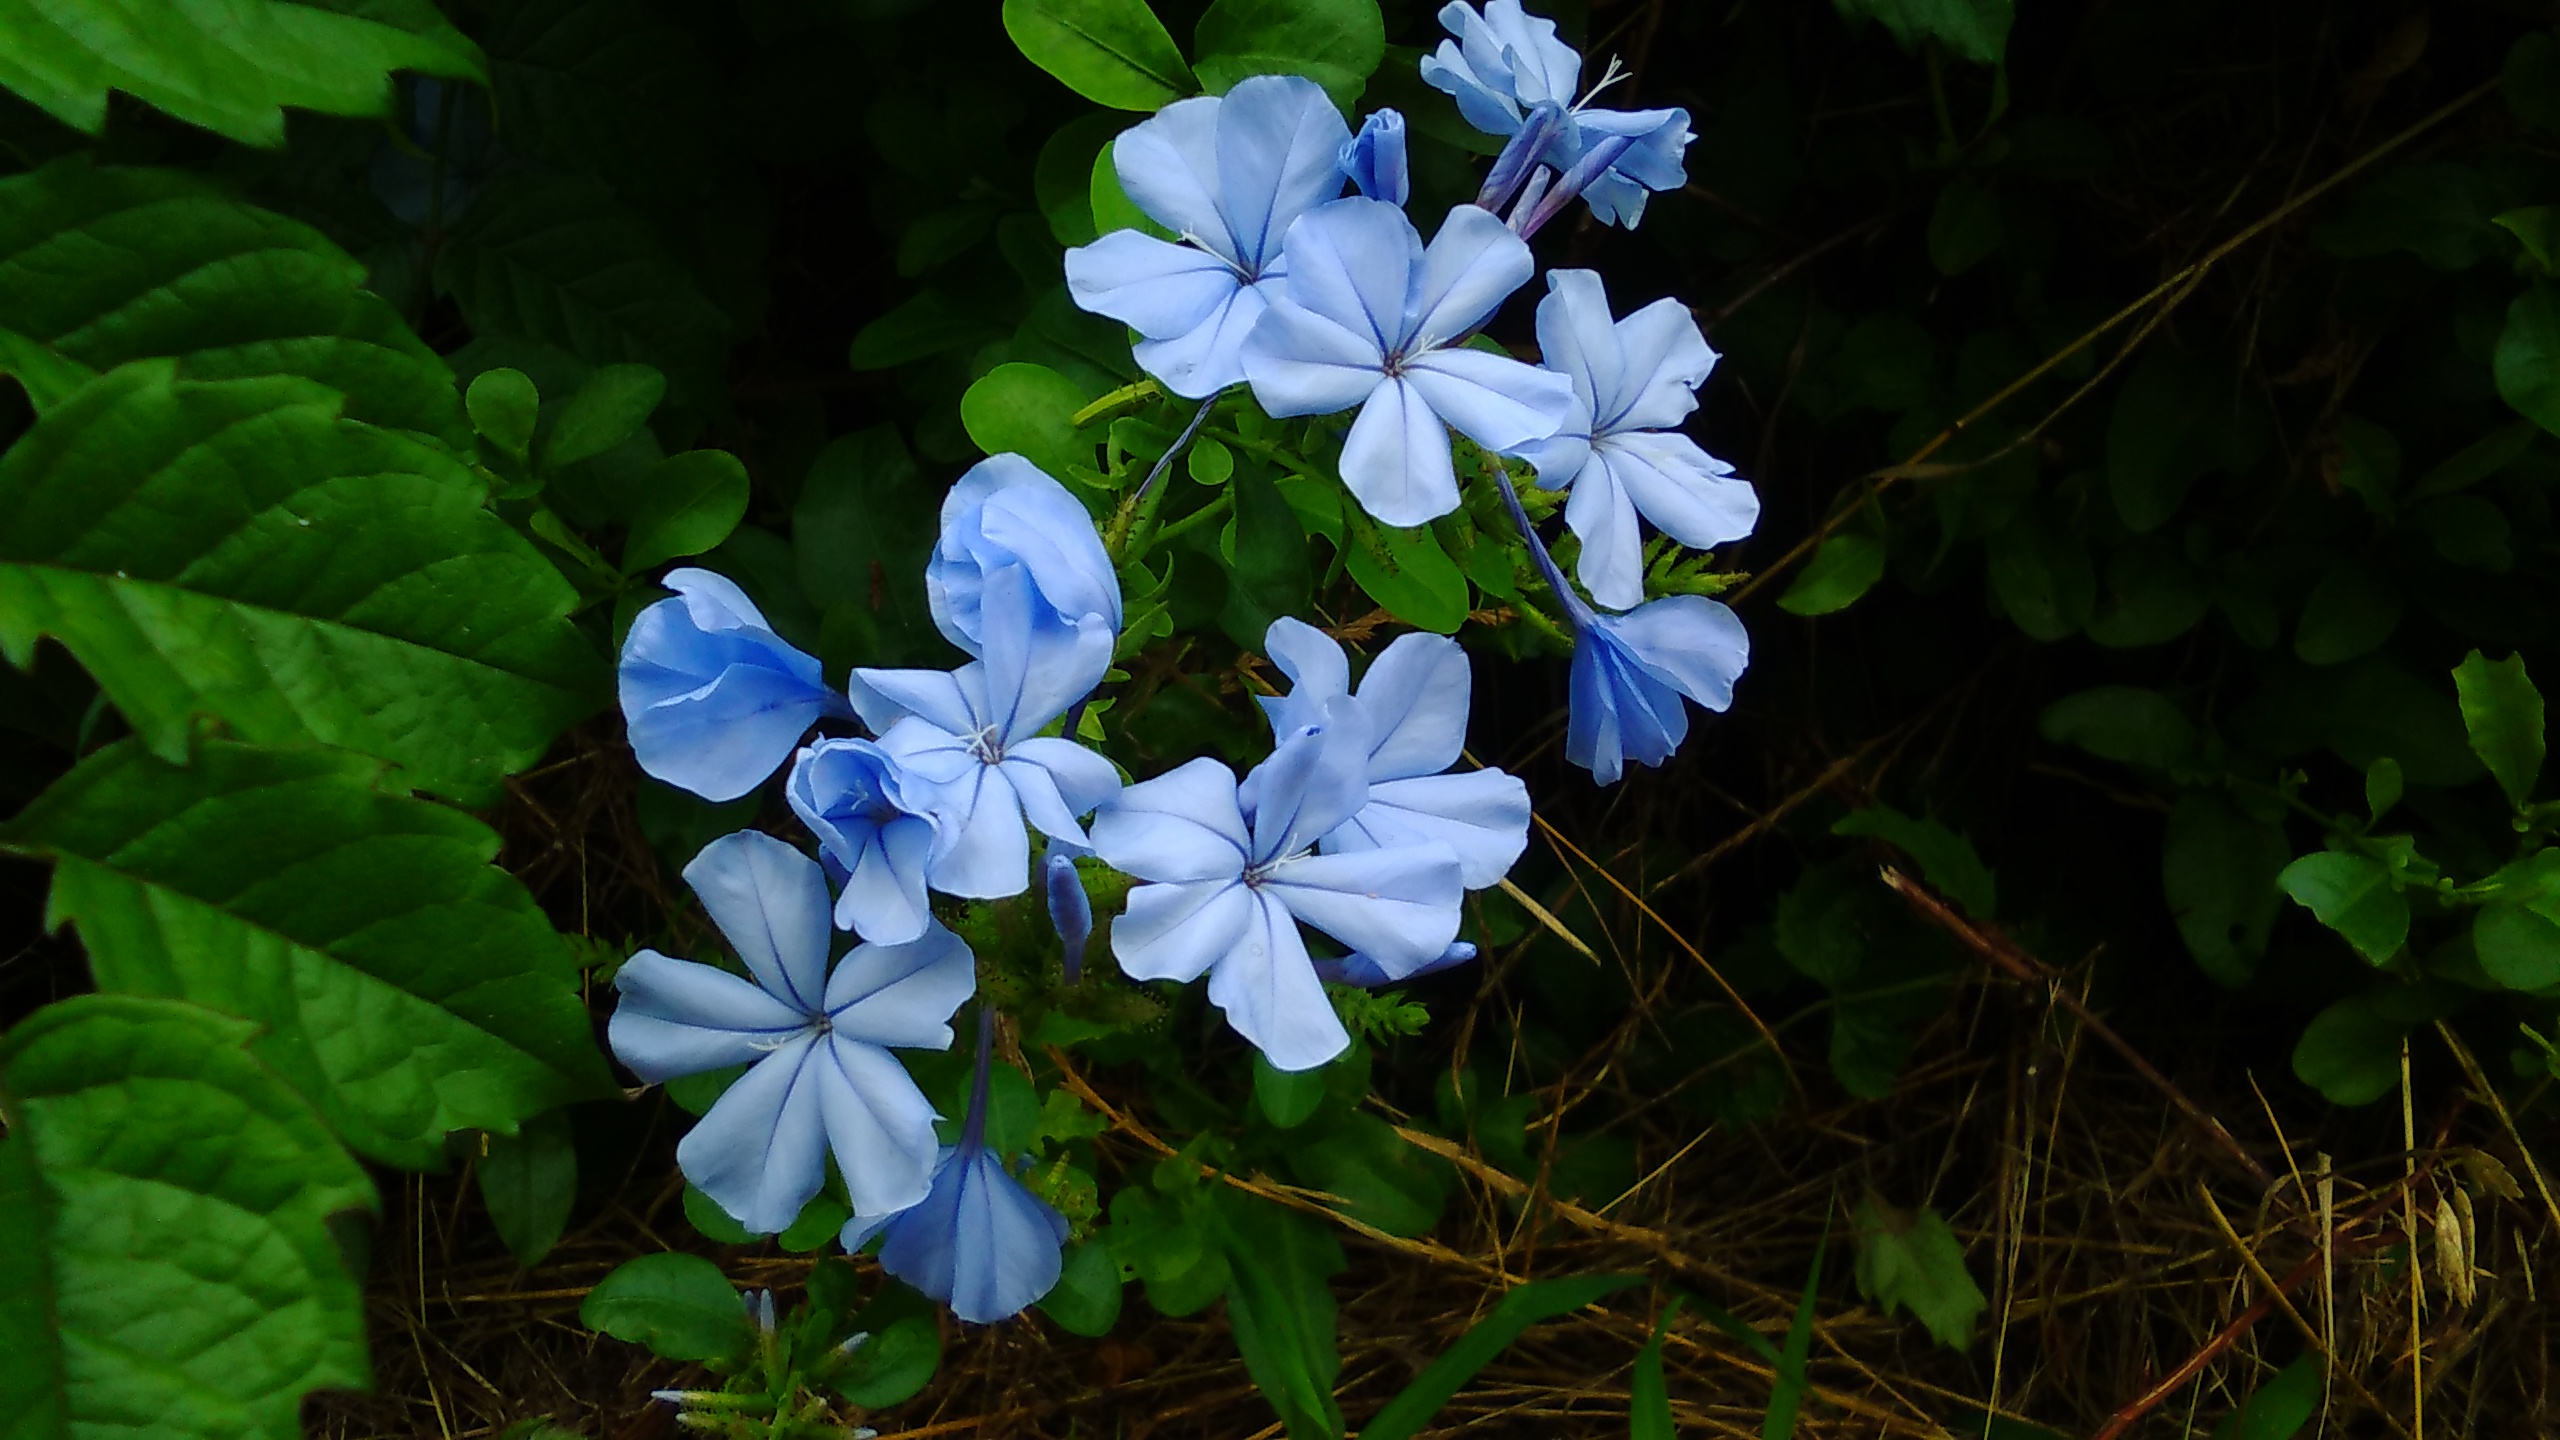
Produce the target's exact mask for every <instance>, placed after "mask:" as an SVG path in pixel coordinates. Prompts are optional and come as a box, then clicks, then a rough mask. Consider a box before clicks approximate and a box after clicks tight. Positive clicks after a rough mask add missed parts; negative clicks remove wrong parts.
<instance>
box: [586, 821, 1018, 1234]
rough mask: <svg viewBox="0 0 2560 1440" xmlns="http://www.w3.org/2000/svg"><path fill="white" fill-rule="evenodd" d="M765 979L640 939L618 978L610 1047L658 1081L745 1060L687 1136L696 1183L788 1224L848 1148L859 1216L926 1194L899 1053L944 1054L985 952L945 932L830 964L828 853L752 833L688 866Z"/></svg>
mask: <svg viewBox="0 0 2560 1440" xmlns="http://www.w3.org/2000/svg"><path fill="white" fill-rule="evenodd" d="M684 877H685V880H686V882H687V883H689V884H691V885H692V886H693V890H694V893H695V894H696V895H698V896H699V897H701V900H702V907H703V909H705V910H707V911H709V912H710V914H711V919H712V923H713V924H715V925H718V926H719V927H720V933H721V934H723V935H725V936H727V937H728V938H729V943H730V944H732V945H734V946H735V947H737V951H738V958H739V959H740V960H742V961H744V962H745V963H746V967H747V970H748V972H749V973H750V974H752V975H753V976H754V977H755V978H754V980H753V981H748V980H745V979H741V978H740V977H738V976H736V975H733V974H731V973H730V972H728V971H726V970H721V969H718V968H716V967H713V966H710V965H703V964H697V963H695V962H693V961H690V960H674V959H669V958H668V957H667V956H664V955H661V954H659V953H658V952H657V951H655V950H643V951H641V952H640V953H639V954H637V955H634V956H632V957H631V959H630V961H629V962H628V963H626V964H625V965H624V966H623V967H622V968H621V969H620V970H618V971H616V972H614V981H613V983H614V988H615V989H616V990H618V991H620V992H621V996H622V999H621V1003H620V1004H619V1005H617V1006H616V1007H615V1008H614V1012H613V1020H612V1022H611V1024H610V1025H609V1027H608V1028H607V1031H606V1034H607V1038H608V1039H609V1040H610V1041H611V1042H612V1045H613V1053H614V1055H615V1056H616V1057H617V1058H619V1059H620V1060H621V1061H622V1063H623V1064H624V1065H626V1066H628V1067H630V1069H631V1070H632V1072H633V1073H634V1074H637V1075H638V1076H639V1077H640V1078H641V1079H643V1080H646V1081H650V1082H652V1083H654V1082H657V1081H662V1080H671V1079H674V1078H676V1077H678V1076H682V1075H693V1074H699V1073H700V1072H702V1071H705V1070H718V1069H721V1068H724V1067H726V1066H730V1065H746V1066H747V1067H748V1069H747V1072H746V1073H745V1074H744V1075H741V1076H740V1077H738V1080H737V1081H736V1083H734V1084H732V1085H731V1086H730V1087H729V1088H728V1090H727V1091H726V1092H725V1093H723V1094H722V1095H721V1097H720V1099H719V1101H718V1102H717V1103H716V1104H714V1105H713V1106H712V1107H711V1109H710V1112H709V1113H707V1114H705V1115H704V1116H703V1117H702V1120H701V1122H700V1123H699V1124H697V1125H695V1126H694V1127H693V1129H692V1131H691V1132H690V1133H688V1134H687V1135H686V1136H685V1137H684V1140H683V1143H681V1144H679V1145H678V1146H677V1147H676V1164H677V1165H678V1167H679V1168H681V1169H682V1170H683V1171H684V1174H685V1178H686V1179H688V1180H691V1181H692V1182H693V1183H694V1185H695V1187H696V1188H698V1189H700V1190H701V1191H702V1193H703V1194H705V1195H708V1196H710V1197H711V1199H712V1200H713V1201H714V1202H716V1203H717V1204H718V1205H719V1206H720V1208H721V1209H723V1210H726V1211H728V1212H729V1214H730V1215H731V1216H732V1217H733V1218H735V1219H736V1220H737V1222H738V1223H739V1224H741V1225H744V1226H746V1227H747V1228H748V1229H750V1230H758V1231H764V1232H767V1233H771V1232H776V1231H780V1230H782V1229H784V1228H786V1227H788V1226H789V1225H790V1224H791V1222H792V1220H793V1219H795V1218H796V1217H797V1216H798V1215H799V1214H800V1208H801V1207H802V1206H803V1205H806V1204H807V1203H808V1202H809V1198H810V1197H811V1196H813V1195H815V1194H817V1193H818V1189H819V1187H820V1185H821V1184H823V1183H824V1181H825V1179H826V1157H827V1154H828V1152H829V1151H830V1150H832V1151H833V1152H834V1154H835V1158H836V1167H837V1169H839V1170H840V1171H842V1172H843V1175H844V1180H845V1186H846V1189H847V1191H848V1192H849V1194H850V1196H851V1199H852V1201H853V1205H854V1208H855V1209H856V1210H857V1211H865V1212H885V1211H890V1210H897V1209H901V1208H904V1207H905V1206H908V1205H912V1204H914V1203H916V1202H917V1201H919V1200H922V1199H923V1198H924V1197H925V1194H926V1191H927V1189H928V1188H929V1187H930V1183H931V1180H932V1175H933V1165H934V1158H935V1153H936V1146H935V1142H934V1132H933V1122H934V1118H935V1117H934V1113H933V1106H932V1105H931V1104H930V1103H928V1102H927V1101H926V1100H925V1098H924V1093H923V1092H922V1091H920V1090H918V1089H917V1088H916V1083H915V1081H914V1080H912V1079H910V1078H909V1077H908V1075H907V1071H906V1067H905V1066H903V1065H901V1064H899V1063H898V1060H897V1058H896V1057H895V1056H893V1055H891V1054H890V1053H889V1047H892V1046H896V1047H900V1048H904V1049H918V1050H947V1049H949V1048H950V1047H951V1026H950V1019H951V1012H952V1011H954V1010H956V1009H958V1008H959V1006H960V1002H961V1001H963V1000H966V999H967V998H969V995H970V993H971V992H972V991H973V990H974V989H975V988H976V987H977V962H976V961H975V960H974V959H973V958H972V957H971V955H970V953H969V947H968V946H966V945H964V944H962V943H961V941H960V938H959V937H958V936H956V935H953V934H952V933H951V932H950V931H948V930H945V929H943V928H941V927H940V926H938V925H937V926H934V927H932V928H931V929H929V930H927V931H926V932H925V935H924V937H923V938H922V939H919V940H916V941H913V942H911V943H908V944H905V945H880V944H863V945H857V946H855V947H854V949H853V950H852V951H850V952H849V953H847V954H846V955H845V957H844V958H843V959H842V960H840V961H838V962H836V966H835V970H834V973H832V974H830V973H828V970H827V940H828V936H829V935H830V934H831V933H832V931H831V930H830V928H829V926H828V923H827V883H826V877H825V876H824V875H823V874H822V873H820V871H819V868H818V864H817V862H816V861H814V860H811V859H810V858H809V857H807V856H806V855H803V854H801V853H800V852H799V851H797V850H794V849H792V848H791V847H790V846H789V845H786V844H784V843H783V842H782V841H780V840H777V839H775V838H774V837H772V836H770V835H766V834H763V833H761V832H758V831H754V830H742V831H739V832H738V833H736V834H734V835H728V836H724V837H722V838H721V839H718V840H715V841H713V842H711V844H709V845H707V846H705V847H703V851H702V853H701V854H699V855H697V856H695V857H694V859H693V863H692V864H690V865H687V866H686V867H685V871H684Z"/></svg>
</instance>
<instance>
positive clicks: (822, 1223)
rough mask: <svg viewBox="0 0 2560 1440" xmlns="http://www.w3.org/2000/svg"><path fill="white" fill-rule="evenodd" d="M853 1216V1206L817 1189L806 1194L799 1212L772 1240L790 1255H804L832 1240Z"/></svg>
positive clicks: (840, 1232)
mask: <svg viewBox="0 0 2560 1440" xmlns="http://www.w3.org/2000/svg"><path fill="white" fill-rule="evenodd" d="M852 1218H853V1207H852V1206H851V1205H848V1204H846V1203H845V1202H843V1201H842V1200H839V1199H837V1198H836V1197H835V1196H834V1195H832V1194H830V1193H828V1192H827V1191H824V1190H821V1191H819V1192H818V1193H817V1194H815V1195H812V1196H810V1197H809V1201H808V1203H807V1204H805V1205H802V1206H801V1207H800V1213H799V1214H798V1215H795V1216H793V1217H792V1220H791V1223H790V1224H789V1225H786V1226H784V1227H783V1230H782V1233H781V1234H780V1235H777V1236H775V1237H774V1239H775V1242H776V1243H778V1244H779V1245H781V1246H782V1248H783V1249H785V1250H787V1251H789V1252H791V1253H792V1254H794V1255H806V1254H808V1253H809V1252H810V1251H812V1250H817V1249H821V1248H823V1247H825V1246H828V1245H832V1244H834V1243H835V1239H836V1236H838V1235H839V1234H842V1233H843V1231H844V1224H845V1222H846V1221H848V1220H850V1219H852Z"/></svg>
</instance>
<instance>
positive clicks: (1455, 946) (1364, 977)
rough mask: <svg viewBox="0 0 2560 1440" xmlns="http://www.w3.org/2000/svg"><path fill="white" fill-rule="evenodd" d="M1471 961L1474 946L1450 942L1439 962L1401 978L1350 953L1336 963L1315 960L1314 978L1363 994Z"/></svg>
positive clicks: (1474, 953)
mask: <svg viewBox="0 0 2560 1440" xmlns="http://www.w3.org/2000/svg"><path fill="white" fill-rule="evenodd" d="M1474 958H1476V947H1475V946H1473V945H1471V944H1469V943H1468V942H1466V941H1464V940H1457V941H1452V942H1451V943H1450V946H1449V948H1448V949H1446V950H1443V951H1441V952H1440V958H1439V959H1437V960H1433V961H1430V962H1428V963H1426V964H1424V965H1422V966H1421V967H1419V968H1417V969H1413V970H1408V971H1406V972H1404V973H1403V974H1401V975H1390V974H1388V973H1387V972H1386V970H1385V969H1384V968H1383V967H1381V966H1380V965H1379V964H1378V962H1377V961H1375V960H1372V959H1370V958H1369V957H1368V956H1366V955H1363V954H1361V953H1360V952H1359V951H1357V950H1354V951H1352V952H1351V953H1350V954H1348V955H1345V956H1343V957H1342V958H1341V959H1339V960H1318V961H1317V962H1316V978H1317V979H1319V980H1323V981H1326V982H1328V983H1331V984H1335V985H1357V986H1359V987H1360V988H1361V989H1363V990H1375V989H1377V988H1379V987H1380V986H1383V985H1398V984H1402V983H1403V982H1405V981H1407V980H1419V979H1421V978H1422V977H1423V976H1425V975H1432V974H1437V973H1438V972H1440V971H1442V970H1447V969H1450V968H1452V967H1454V966H1459V965H1464V964H1466V963H1467V962H1468V961H1470V960H1473V959H1474Z"/></svg>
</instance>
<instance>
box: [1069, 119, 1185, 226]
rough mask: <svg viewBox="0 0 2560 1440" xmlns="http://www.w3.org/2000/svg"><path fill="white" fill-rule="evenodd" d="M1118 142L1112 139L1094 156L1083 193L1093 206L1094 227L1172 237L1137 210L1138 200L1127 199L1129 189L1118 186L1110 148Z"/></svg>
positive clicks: (1116, 167)
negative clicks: (1091, 170) (1090, 173)
mask: <svg viewBox="0 0 2560 1440" xmlns="http://www.w3.org/2000/svg"><path fill="white" fill-rule="evenodd" d="M1118 143H1119V142H1118V140H1117V139H1114V140H1113V141H1111V142H1110V144H1106V145H1104V146H1103V147H1102V149H1101V151H1100V153H1098V154H1096V155H1095V156H1094V157H1093V174H1092V176H1091V177H1090V178H1089V180H1088V182H1087V186H1088V188H1087V190H1086V192H1085V193H1086V203H1087V204H1088V205H1090V206H1091V207H1092V209H1093V228H1094V229H1095V230H1096V231H1097V232H1099V233H1101V234H1104V235H1108V234H1110V233H1111V232H1112V231H1114V230H1135V231H1138V232H1139V233H1141V234H1145V235H1153V236H1155V237H1156V238H1157V239H1159V240H1164V239H1169V238H1171V237H1172V235H1173V232H1172V231H1170V230H1167V229H1166V228H1164V227H1163V226H1161V225H1159V224H1157V223H1156V222H1155V220H1154V218H1153V217H1152V216H1150V215H1148V214H1147V212H1145V211H1144V210H1141V209H1139V208H1138V205H1137V202H1136V201H1134V200H1131V199H1130V198H1129V192H1128V191H1126V190H1124V189H1122V188H1121V187H1120V166H1119V162H1118V161H1116V160H1114V159H1113V158H1112V148H1111V147H1112V145H1116V144H1118Z"/></svg>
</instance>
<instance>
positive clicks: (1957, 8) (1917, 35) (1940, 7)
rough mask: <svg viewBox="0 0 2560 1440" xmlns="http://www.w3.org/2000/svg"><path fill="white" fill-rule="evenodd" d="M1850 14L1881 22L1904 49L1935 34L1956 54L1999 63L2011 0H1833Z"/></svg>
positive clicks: (2006, 38) (2012, 15) (1978, 61)
mask: <svg viewBox="0 0 2560 1440" xmlns="http://www.w3.org/2000/svg"><path fill="white" fill-rule="evenodd" d="M1832 4H1833V6H1834V7H1835V8H1837V9H1838V10H1839V12H1840V13H1841V15H1842V16H1843V17H1845V18H1847V19H1850V20H1860V19H1871V20H1878V21H1881V22H1883V24H1884V28H1885V29H1886V30H1888V31H1890V32H1892V35H1893V38H1894V39H1895V41H1897V42H1898V43H1900V44H1901V46H1902V48H1904V49H1905V50H1910V49H1915V48H1917V47H1918V46H1919V44H1920V42H1921V41H1923V40H1935V41H1937V42H1938V43H1939V44H1941V45H1944V46H1946V47H1947V49H1948V50H1949V51H1950V52H1952V53H1953V54H1954V55H1955V56H1956V57H1957V58H1958V59H1962V60H1970V61H1972V62H1973V63H1974V64H1976V65H1997V64H1999V63H2000V59H2001V56H2002V54H2003V53H2004V52H2005V51H2006V50H2007V49H2008V45H2009V24H2010V21H2011V20H2013V19H2014V18H2015V17H2016V5H2015V3H2014V0H1832Z"/></svg>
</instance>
